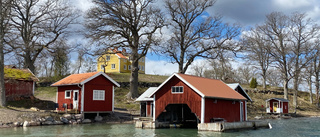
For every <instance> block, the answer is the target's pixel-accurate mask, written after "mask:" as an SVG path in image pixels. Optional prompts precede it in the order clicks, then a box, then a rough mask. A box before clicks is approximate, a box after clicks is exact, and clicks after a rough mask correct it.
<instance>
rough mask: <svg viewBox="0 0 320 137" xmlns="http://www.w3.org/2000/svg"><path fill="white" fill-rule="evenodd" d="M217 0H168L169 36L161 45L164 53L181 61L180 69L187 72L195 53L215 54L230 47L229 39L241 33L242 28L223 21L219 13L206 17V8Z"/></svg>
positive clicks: (174, 60)
mask: <svg viewBox="0 0 320 137" xmlns="http://www.w3.org/2000/svg"><path fill="white" fill-rule="evenodd" d="M215 2H216V0H166V1H165V5H166V9H167V10H168V12H169V15H170V18H171V21H170V22H169V24H170V26H169V28H170V29H171V30H172V36H171V38H170V40H168V42H167V43H166V44H164V47H163V48H162V53H163V54H165V55H167V56H168V57H170V60H171V62H172V63H178V65H179V70H178V71H179V73H185V72H186V71H187V69H188V67H189V66H190V65H191V64H192V62H193V61H194V60H195V58H196V57H203V58H215V57H216V56H215V55H213V54H212V52H213V51H214V50H215V49H219V48H226V49H227V48H228V49H230V50H233V49H234V48H235V47H234V45H228V46H227V45H225V44H224V43H225V42H226V41H228V40H231V39H232V38H234V37H236V36H238V35H239V28H238V27H236V26H230V25H229V24H227V23H223V22H222V20H221V17H220V16H215V17H212V16H209V17H206V18H203V17H202V16H203V15H204V14H205V13H206V12H205V10H206V9H208V8H209V7H211V6H213V5H214V3H215Z"/></svg>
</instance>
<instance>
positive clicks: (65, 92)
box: [64, 90, 72, 99]
mask: <svg viewBox="0 0 320 137" xmlns="http://www.w3.org/2000/svg"><path fill="white" fill-rule="evenodd" d="M67 92H69V97H67ZM71 92H72V90H66V91H64V98H65V99H71Z"/></svg>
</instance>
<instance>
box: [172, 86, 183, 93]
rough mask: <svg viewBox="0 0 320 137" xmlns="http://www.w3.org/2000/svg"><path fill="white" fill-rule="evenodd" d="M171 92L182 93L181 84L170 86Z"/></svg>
mask: <svg viewBox="0 0 320 137" xmlns="http://www.w3.org/2000/svg"><path fill="white" fill-rule="evenodd" d="M177 90H178V91H177ZM181 90H182V91H181ZM171 93H173V94H181V93H183V86H172V87H171Z"/></svg>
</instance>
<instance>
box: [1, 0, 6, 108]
mask: <svg viewBox="0 0 320 137" xmlns="http://www.w3.org/2000/svg"><path fill="white" fill-rule="evenodd" d="M0 8H2V0H0ZM0 11H1V12H0V15H1V16H2V15H3V13H2V9H0ZM0 18H1V19H0V23H1V24H0V106H2V107H4V106H6V90H5V86H4V53H3V47H4V41H3V39H4V27H5V26H4V24H3V23H4V22H3V21H4V20H3V18H4V17H0Z"/></svg>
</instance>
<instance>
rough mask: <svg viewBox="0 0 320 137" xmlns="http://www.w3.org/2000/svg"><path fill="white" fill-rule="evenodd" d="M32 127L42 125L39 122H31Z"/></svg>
mask: <svg viewBox="0 0 320 137" xmlns="http://www.w3.org/2000/svg"><path fill="white" fill-rule="evenodd" d="M29 124H30V126H40V125H41V123H40V122H39V121H30V122H29Z"/></svg>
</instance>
